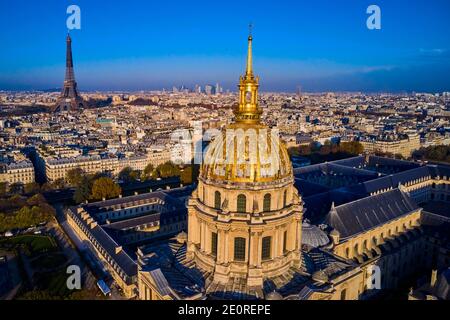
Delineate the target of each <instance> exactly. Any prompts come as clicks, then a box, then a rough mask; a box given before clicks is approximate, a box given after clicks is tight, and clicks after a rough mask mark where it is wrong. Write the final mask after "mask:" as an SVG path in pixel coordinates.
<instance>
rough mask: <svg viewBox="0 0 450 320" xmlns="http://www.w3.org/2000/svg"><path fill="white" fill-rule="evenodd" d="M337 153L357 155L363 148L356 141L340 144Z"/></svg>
mask: <svg viewBox="0 0 450 320" xmlns="http://www.w3.org/2000/svg"><path fill="white" fill-rule="evenodd" d="M339 151H340V152H343V153H348V154H351V155H358V154H361V153H362V152H363V151H364V147H363V146H362V144H361V143H359V142H358V141H350V142H341V144H340V145H339Z"/></svg>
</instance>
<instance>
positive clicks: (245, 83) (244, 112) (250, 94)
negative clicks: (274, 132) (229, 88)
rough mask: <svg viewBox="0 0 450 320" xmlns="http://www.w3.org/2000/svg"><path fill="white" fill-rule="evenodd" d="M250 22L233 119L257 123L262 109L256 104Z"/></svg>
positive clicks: (255, 81)
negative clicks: (246, 50) (244, 64)
mask: <svg viewBox="0 0 450 320" xmlns="http://www.w3.org/2000/svg"><path fill="white" fill-rule="evenodd" d="M252 27H253V26H252V24H250V25H249V35H248V52H247V68H246V71H245V75H244V76H243V77H240V80H239V104H238V106H237V107H236V108H235V110H234V114H235V121H236V122H238V123H246V124H259V121H260V117H261V113H262V110H261V109H260V108H259V106H258V86H259V85H258V81H259V80H258V78H257V77H255V76H254V75H253V65H252V64H253V56H252V40H253V38H252Z"/></svg>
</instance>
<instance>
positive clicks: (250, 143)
mask: <svg viewBox="0 0 450 320" xmlns="http://www.w3.org/2000/svg"><path fill="white" fill-rule="evenodd" d="M252 40H253V38H252V36H251V35H250V36H249V37H248V54H247V67H246V71H245V75H244V76H241V77H240V79H239V85H238V88H239V104H238V105H237V107H236V108H235V109H234V115H235V122H234V123H232V124H230V125H228V126H227V127H226V128H225V130H224V131H223V132H222V134H220V135H218V136H217V137H216V138H215V140H214V141H213V142H212V143H211V144H210V145H209V146H208V149H207V150H206V153H205V157H204V159H203V165H202V167H201V171H200V178H203V179H206V180H222V181H223V182H244V183H247V182H270V181H277V180H280V179H284V178H288V180H292V179H293V176H292V164H291V161H290V159H289V155H288V153H287V150H286V147H285V146H284V144H283V142H282V141H281V140H280V139H279V135H278V131H277V130H273V129H269V128H268V127H267V126H265V125H263V124H262V123H261V122H260V116H261V114H262V110H261V109H260V108H259V106H258V86H259V83H258V82H259V78H258V77H255V76H254V74H253V68H252Z"/></svg>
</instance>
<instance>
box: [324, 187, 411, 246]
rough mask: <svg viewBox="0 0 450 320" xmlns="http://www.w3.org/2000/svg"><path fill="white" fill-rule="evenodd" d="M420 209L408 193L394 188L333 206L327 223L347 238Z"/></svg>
mask: <svg viewBox="0 0 450 320" xmlns="http://www.w3.org/2000/svg"><path fill="white" fill-rule="evenodd" d="M418 209H419V207H418V206H417V204H416V203H415V202H414V201H413V200H412V199H411V198H410V197H409V196H408V195H406V194H405V193H403V192H401V191H400V190H399V189H394V190H391V191H387V192H384V193H381V194H377V195H374V196H371V197H367V198H363V199H359V200H357V201H353V202H350V203H347V204H344V205H340V206H337V207H333V208H331V210H330V212H329V213H328V215H327V216H326V218H325V223H326V224H328V225H329V226H331V227H332V228H334V229H336V230H337V231H339V233H340V235H341V238H342V239H345V238H348V237H351V236H353V235H356V234H359V233H361V232H365V231H368V230H370V229H373V228H375V227H377V226H380V225H382V224H385V223H387V222H389V221H390V220H394V219H397V218H399V217H401V216H403V215H405V214H408V213H410V212H412V211H414V210H418Z"/></svg>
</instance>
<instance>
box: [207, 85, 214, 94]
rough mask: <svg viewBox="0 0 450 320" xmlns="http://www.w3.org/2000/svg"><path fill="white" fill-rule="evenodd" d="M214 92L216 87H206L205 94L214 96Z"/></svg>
mask: <svg viewBox="0 0 450 320" xmlns="http://www.w3.org/2000/svg"><path fill="white" fill-rule="evenodd" d="M213 90H214V87H213V86H212V85H210V84H207V85H206V86H205V93H206V94H208V95H210V94H212V93H213Z"/></svg>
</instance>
